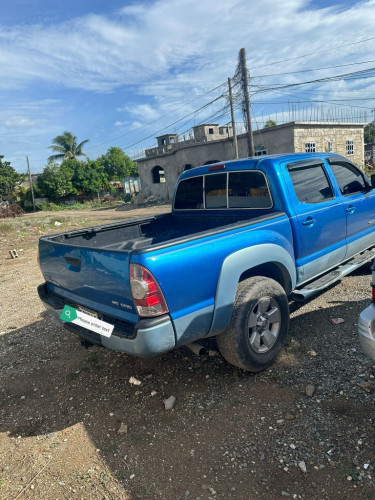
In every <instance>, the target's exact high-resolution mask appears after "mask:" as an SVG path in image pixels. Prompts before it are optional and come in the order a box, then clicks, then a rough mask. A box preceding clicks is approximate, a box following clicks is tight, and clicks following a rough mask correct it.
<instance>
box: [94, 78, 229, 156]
mask: <svg viewBox="0 0 375 500" xmlns="http://www.w3.org/2000/svg"><path fill="white" fill-rule="evenodd" d="M224 85H226V82H224V83H221V84H220V85H217V86H216V87H214V88H213V89H211V90H208V91H207V92H205V93H204V94H201V95H200V96H198V97H196V98H195V99H193V100H191V101H189V102H188V103H186V104H183V105H182V106H180V107H179V108H176V109H174V110H173V111H170V112H169V113H167V114H165V115H162V116H159V117H158V118H155V120H152V121H150V122H148V123H144V124H143V125H141V126H140V127H137V128H135V129H133V130H130V131H129V132H125V133H124V134H121V135H118V136H117V137H113V138H112V139H108V140H107V141H104V142H100V143H97V144H94V145H93V146H91V147H89V148H86V151H88V150H91V149H94V148H97V147H99V146H103V145H104V144H108V143H110V142H113V141H115V140H117V139H121V138H123V137H126V136H127V135H129V134H132V133H134V132H137V131H138V130H141V129H143V128H145V127H148V126H149V125H152V124H153V123H156V122H159V121H160V120H161V119H163V118H166V117H167V116H170V115H171V114H175V113H177V112H178V111H180V110H181V109H183V108H185V107H186V106H189V105H190V104H192V103H193V102H195V101H197V100H198V99H201V98H202V97H204V96H205V95H207V94H210V93H211V92H214V91H215V90H217V89H219V88H220V87H223V86H224ZM156 133H158V132H156Z"/></svg>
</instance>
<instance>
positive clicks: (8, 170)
mask: <svg viewBox="0 0 375 500" xmlns="http://www.w3.org/2000/svg"><path fill="white" fill-rule="evenodd" d="M3 158H4V156H2V155H0V198H6V197H10V196H12V194H13V193H14V191H15V189H16V188H17V187H18V186H19V185H20V184H21V182H23V181H24V180H25V178H26V175H25V174H19V173H18V172H16V171H15V170H14V168H13V167H12V166H11V164H10V162H9V161H3Z"/></svg>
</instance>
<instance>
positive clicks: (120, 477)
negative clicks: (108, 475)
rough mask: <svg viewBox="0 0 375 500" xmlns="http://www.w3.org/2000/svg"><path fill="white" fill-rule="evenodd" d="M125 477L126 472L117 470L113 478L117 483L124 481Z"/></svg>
mask: <svg viewBox="0 0 375 500" xmlns="http://www.w3.org/2000/svg"><path fill="white" fill-rule="evenodd" d="M126 477H127V475H126V472H124V471H123V470H118V471H116V473H115V478H116V479H117V480H118V481H124V480H125V479H126Z"/></svg>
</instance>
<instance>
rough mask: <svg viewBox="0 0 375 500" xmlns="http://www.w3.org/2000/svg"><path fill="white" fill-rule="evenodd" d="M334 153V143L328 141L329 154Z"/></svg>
mask: <svg viewBox="0 0 375 500" xmlns="http://www.w3.org/2000/svg"><path fill="white" fill-rule="evenodd" d="M332 151H333V142H332V141H328V144H327V152H328V153H332Z"/></svg>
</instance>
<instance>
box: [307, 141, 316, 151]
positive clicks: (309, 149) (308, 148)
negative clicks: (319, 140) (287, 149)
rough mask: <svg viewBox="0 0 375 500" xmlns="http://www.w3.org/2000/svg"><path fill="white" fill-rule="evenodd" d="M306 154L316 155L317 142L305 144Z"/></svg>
mask: <svg viewBox="0 0 375 500" xmlns="http://www.w3.org/2000/svg"><path fill="white" fill-rule="evenodd" d="M305 153H315V142H305Z"/></svg>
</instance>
